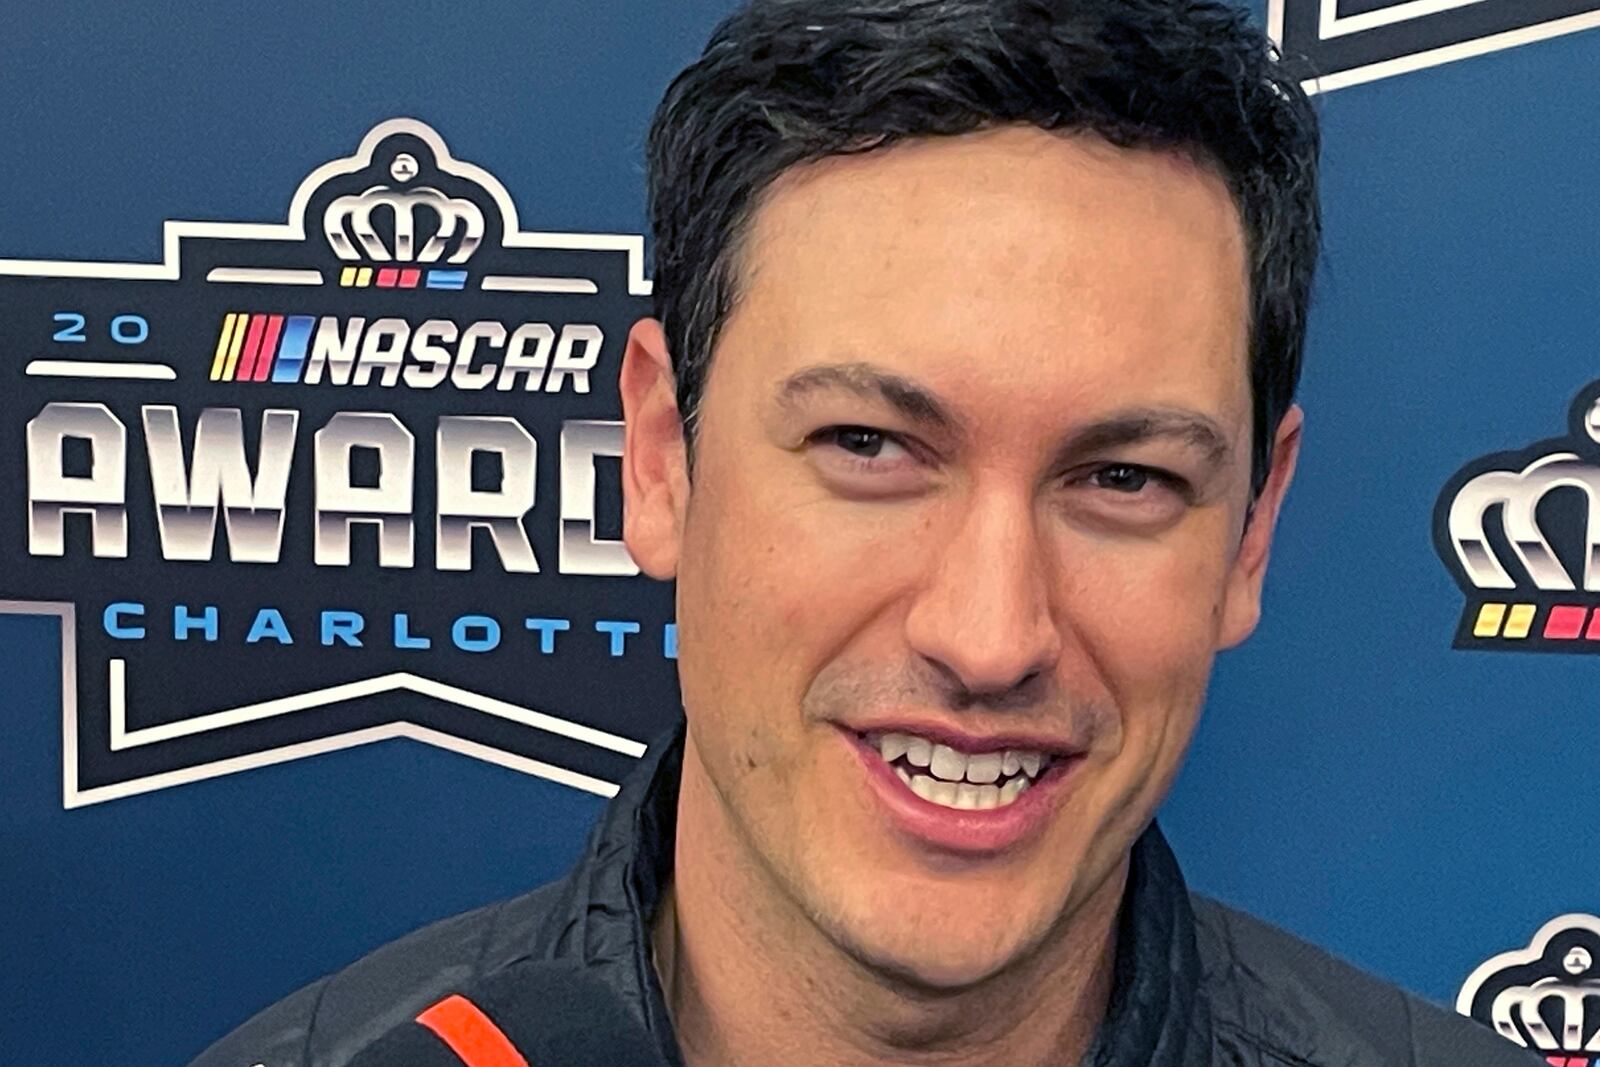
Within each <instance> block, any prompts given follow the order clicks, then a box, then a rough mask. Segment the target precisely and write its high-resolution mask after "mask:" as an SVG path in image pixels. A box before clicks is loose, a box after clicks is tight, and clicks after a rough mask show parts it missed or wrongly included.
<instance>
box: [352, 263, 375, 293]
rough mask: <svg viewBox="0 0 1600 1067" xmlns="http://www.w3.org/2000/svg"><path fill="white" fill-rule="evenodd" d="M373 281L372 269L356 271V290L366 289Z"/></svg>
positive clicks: (365, 268) (366, 268)
mask: <svg viewBox="0 0 1600 1067" xmlns="http://www.w3.org/2000/svg"><path fill="white" fill-rule="evenodd" d="M371 281H372V268H371V267H362V268H361V269H360V270H358V271H356V288H357V289H365V288H366V287H367V286H368V284H370V283H371Z"/></svg>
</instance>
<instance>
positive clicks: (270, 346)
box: [251, 315, 283, 382]
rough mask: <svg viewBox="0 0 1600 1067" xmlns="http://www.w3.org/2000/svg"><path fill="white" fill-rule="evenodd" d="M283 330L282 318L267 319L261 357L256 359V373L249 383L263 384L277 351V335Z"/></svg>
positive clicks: (276, 316)
mask: <svg viewBox="0 0 1600 1067" xmlns="http://www.w3.org/2000/svg"><path fill="white" fill-rule="evenodd" d="M282 330H283V316H282V315H273V316H272V317H271V318H269V319H267V332H266V333H264V334H262V336H261V355H260V356H259V357H258V358H257V359H256V373H255V376H254V377H253V378H252V379H251V381H257V382H264V381H266V380H267V372H268V371H270V370H272V357H273V355H274V354H275V353H276V352H277V351H278V334H279V333H280V332H282Z"/></svg>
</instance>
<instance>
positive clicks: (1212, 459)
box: [1061, 408, 1232, 466]
mask: <svg viewBox="0 0 1600 1067" xmlns="http://www.w3.org/2000/svg"><path fill="white" fill-rule="evenodd" d="M1161 438H1178V439H1180V440H1182V441H1184V442H1186V443H1187V444H1189V445H1191V446H1193V447H1194V448H1197V449H1199V450H1200V451H1201V452H1203V453H1205V457H1206V461H1207V462H1208V463H1210V464H1212V465H1214V466H1221V465H1222V463H1223V461H1224V460H1226V459H1227V458H1228V453H1229V452H1230V451H1232V449H1231V446H1230V445H1229V444H1228V436H1227V434H1225V433H1223V431H1222V428H1221V427H1220V426H1218V425H1217V424H1216V422H1215V421H1214V420H1212V419H1211V418H1209V417H1208V416H1205V415H1202V414H1200V413H1199V412H1197V411H1182V410H1175V409H1170V408H1149V409H1135V410H1133V411H1125V412H1122V413H1119V414H1117V415H1114V416H1112V417H1111V418H1108V419H1103V420H1101V421H1099V422H1095V423H1093V424H1091V425H1089V426H1086V427H1084V428H1083V429H1082V430H1080V431H1078V432H1077V433H1075V434H1073V435H1072V436H1071V437H1070V438H1068V439H1067V441H1066V442H1065V443H1064V444H1063V446H1062V448H1061V457H1062V459H1063V461H1067V460H1070V459H1072V458H1073V457H1078V456H1082V455H1084V454H1085V453H1094V452H1105V451H1110V450H1111V449H1116V448H1123V447H1126V446H1128V445H1134V444H1139V443H1140V442H1142V441H1151V440H1159V439H1161Z"/></svg>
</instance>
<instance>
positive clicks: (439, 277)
mask: <svg viewBox="0 0 1600 1067" xmlns="http://www.w3.org/2000/svg"><path fill="white" fill-rule="evenodd" d="M466 287H467V272H466V271H464V270H430V271H429V272H428V288H429V289H465V288H466Z"/></svg>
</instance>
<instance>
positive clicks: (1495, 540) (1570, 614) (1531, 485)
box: [1434, 382, 1600, 652]
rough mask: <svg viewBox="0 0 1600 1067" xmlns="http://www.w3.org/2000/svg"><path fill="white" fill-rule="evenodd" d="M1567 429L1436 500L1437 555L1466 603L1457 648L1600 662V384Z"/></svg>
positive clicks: (1466, 471)
mask: <svg viewBox="0 0 1600 1067" xmlns="http://www.w3.org/2000/svg"><path fill="white" fill-rule="evenodd" d="M1568 422H1569V432H1568V434H1567V436H1565V437H1560V438H1552V439H1550V440H1546V441H1542V442H1539V443H1537V444H1535V445H1533V446H1532V447H1530V448H1528V449H1524V450H1523V451H1520V452H1514V453H1500V454H1497V455H1493V456H1487V457H1484V458H1482V459H1480V460H1477V461H1474V462H1473V463H1470V464H1468V465H1467V466H1466V467H1464V468H1463V469H1462V470H1461V471H1460V472H1458V473H1457V474H1456V476H1455V477H1454V478H1452V479H1451V481H1450V483H1449V484H1448V485H1447V486H1446V488H1445V491H1444V492H1443V493H1442V494H1441V495H1440V498H1439V505H1438V508H1437V509H1436V511H1435V520H1434V522H1435V525H1434V529H1435V534H1434V537H1435V543H1436V547H1437V548H1438V551H1439V555H1440V558H1441V559H1443V561H1444V563H1445V565H1446V566H1447V567H1449V568H1450V569H1451V570H1452V571H1453V572H1454V573H1455V575H1456V579H1457V582H1458V583H1459V584H1460V585H1461V587H1462V590H1463V591H1464V592H1465V593H1466V594H1467V598H1468V604H1467V609H1468V610H1467V613H1466V615H1465V616H1464V617H1463V619H1462V624H1461V629H1460V630H1459V631H1458V633H1457V639H1456V646H1457V647H1472V648H1489V647H1518V648H1524V649H1530V650H1538V651H1597V652H1600V610H1596V609H1600V595H1596V594H1600V382H1596V383H1594V384H1592V385H1590V386H1589V387H1587V388H1586V389H1584V390H1583V391H1582V392H1581V393H1580V394H1579V395H1578V398H1577V400H1576V402H1575V403H1574V404H1573V406H1572V409H1571V412H1570V415H1569V419H1568ZM1552 534H1554V535H1555V537H1554V538H1552ZM1507 642H1514V643H1516V644H1515V645H1510V644H1507ZM1550 642H1556V643H1557V644H1556V646H1552V645H1551V644H1550Z"/></svg>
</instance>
